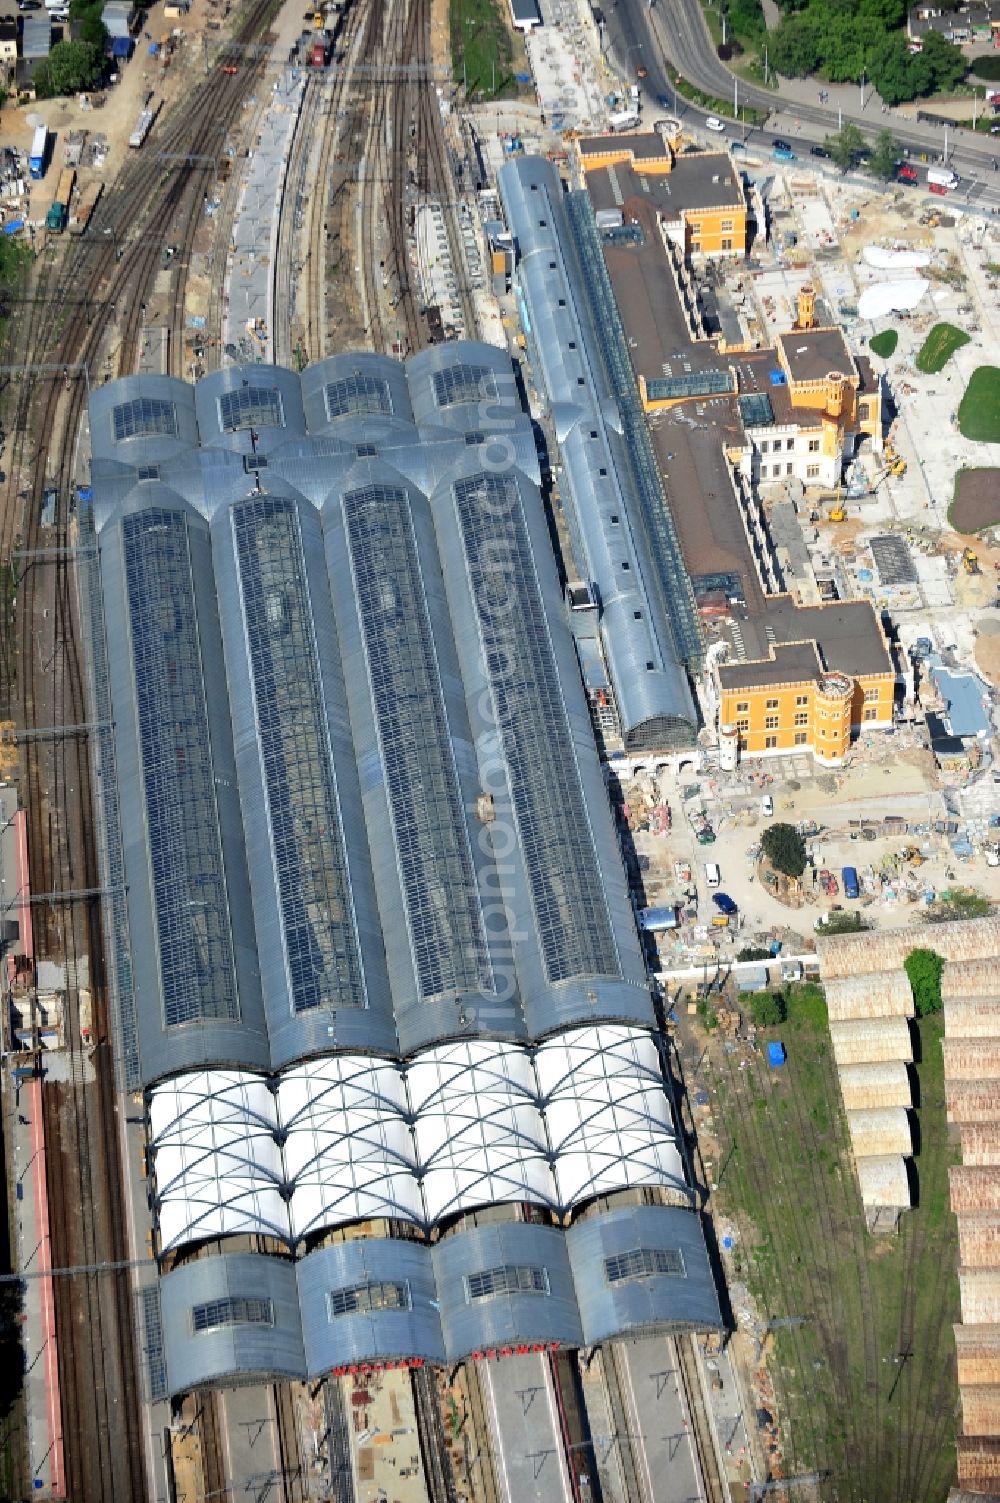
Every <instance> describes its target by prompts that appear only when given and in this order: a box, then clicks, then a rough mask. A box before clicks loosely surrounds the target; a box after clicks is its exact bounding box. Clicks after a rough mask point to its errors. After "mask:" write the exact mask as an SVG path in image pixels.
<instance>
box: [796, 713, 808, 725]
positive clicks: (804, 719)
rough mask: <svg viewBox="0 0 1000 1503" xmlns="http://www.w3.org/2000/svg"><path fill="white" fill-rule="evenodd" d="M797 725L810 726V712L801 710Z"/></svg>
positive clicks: (797, 717) (797, 716) (798, 714)
mask: <svg viewBox="0 0 1000 1503" xmlns="http://www.w3.org/2000/svg"><path fill="white" fill-rule="evenodd" d="M795 724H796V725H808V724H809V712H808V710H799V712H798V713H797V714H796V716H795Z"/></svg>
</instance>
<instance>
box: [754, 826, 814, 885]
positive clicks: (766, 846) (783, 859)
mask: <svg viewBox="0 0 1000 1503" xmlns="http://www.w3.org/2000/svg"><path fill="white" fill-rule="evenodd" d="M760 848H761V850H762V851H763V853H764V855H765V856H766V857H767V859H768V861H770V863H771V865H772V866H773V867H774V869H775V871H776V872H782V873H783V874H784V875H785V876H786V877H801V875H802V873H803V872H804V871H805V869H806V845H805V841H804V840H803V839H802V836H801V835H800V834H799V832H798V830H797V829H796V828H795V826H794V825H783V824H781V823H780V822H779V823H778V824H776V825H768V827H767V829H766V830H765V831H764V833H763V835H762V836H761V837H760Z"/></svg>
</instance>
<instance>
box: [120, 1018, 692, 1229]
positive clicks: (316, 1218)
mask: <svg viewBox="0 0 1000 1503" xmlns="http://www.w3.org/2000/svg"><path fill="white" fill-rule="evenodd" d="M149 1152H150V1162H151V1165H152V1174H153V1188H154V1197H153V1198H154V1209H155V1213H156V1217H157V1224H158V1229H159V1235H160V1244H161V1247H162V1249H163V1250H164V1251H171V1250H179V1249H182V1248H184V1247H187V1246H189V1245H191V1244H192V1243H198V1242H202V1241H207V1240H210V1239H213V1238H217V1237H230V1236H237V1235H261V1236H267V1237H273V1238H276V1239H278V1240H279V1241H281V1242H283V1243H285V1244H287V1245H288V1246H289V1248H294V1247H297V1246H299V1245H300V1244H302V1243H303V1242H304V1241H305V1239H307V1238H311V1237H314V1236H315V1235H316V1234H318V1233H320V1232H323V1231H330V1230H332V1229H335V1228H338V1227H341V1226H346V1225H349V1224H351V1223H354V1222H358V1221H366V1220H372V1219H383V1218H384V1219H390V1220H395V1221H405V1222H410V1223H412V1225H413V1226H414V1227H415V1228H417V1229H419V1230H420V1231H422V1232H429V1231H430V1230H431V1229H432V1228H433V1227H436V1226H440V1225H441V1224H442V1223H445V1222H447V1221H448V1220H449V1219H451V1218H454V1217H455V1216H457V1215H459V1214H461V1213H464V1212H469V1211H473V1210H475V1209H477V1208H480V1207H483V1206H487V1205H496V1204H501V1203H505V1202H507V1203H515V1204H517V1203H521V1202H530V1203H532V1204H535V1205H539V1206H543V1207H545V1208H546V1209H547V1210H549V1211H551V1212H552V1213H554V1214H556V1215H558V1216H564V1215H566V1214H568V1213H569V1212H570V1211H571V1210H573V1209H574V1208H575V1207H579V1206H581V1205H583V1204H585V1203H587V1202H589V1201H592V1200H594V1199H595V1198H596V1197H598V1196H601V1195H607V1194H611V1193H613V1192H615V1191H618V1190H622V1189H625V1188H639V1187H643V1186H652V1187H659V1188H661V1189H669V1190H672V1191H675V1192H677V1193H678V1194H680V1195H681V1196H686V1195H687V1193H688V1192H687V1190H686V1187H685V1179H684V1168H683V1163H682V1159H681V1155H680V1151H679V1147H678V1144H677V1139H676V1132H675V1128H674V1122H673V1113H672V1110H671V1107H670V1103H669V1101H668V1100H667V1097H666V1094H665V1091H664V1084H663V1077H662V1073H661V1068H660V1060H659V1055H658V1053H657V1049H656V1045H655V1043H654V1041H653V1039H652V1037H651V1036H650V1035H649V1034H648V1033H644V1032H641V1031H639V1030H637V1029H633V1028H624V1027H615V1026H611V1025H607V1024H605V1025H600V1026H597V1027H593V1028H582V1029H573V1030H570V1031H568V1032H566V1033H563V1034H560V1035H558V1036H557V1037H555V1038H553V1039H550V1040H548V1041H547V1042H546V1043H543V1044H541V1045H540V1046H538V1048H537V1049H536V1050H534V1051H533V1052H529V1051H528V1050H527V1049H526V1048H525V1047H524V1046H523V1045H515V1044H505V1043H488V1042H485V1041H483V1040H476V1041H469V1042H456V1043H450V1044H441V1045H439V1046H437V1047H436V1048H434V1049H430V1050H425V1051H422V1052H421V1053H420V1054H418V1055H417V1056H416V1057H415V1058H414V1059H413V1060H411V1061H410V1062H409V1063H408V1064H407V1065H405V1066H403V1067H400V1066H398V1065H396V1064H393V1063H391V1062H389V1061H386V1060H376V1059H374V1058H372V1057H371V1056H362V1055H347V1054H339V1055H336V1056H334V1057H331V1058H327V1059H321V1060H310V1061H306V1062H305V1063H303V1064H300V1065H297V1066H294V1067H292V1068H290V1069H289V1070H287V1071H285V1072H283V1073H282V1074H281V1075H280V1076H279V1077H278V1078H277V1080H276V1081H274V1082H271V1083H268V1082H267V1081H266V1080H265V1079H264V1078H263V1077H261V1076H257V1075H251V1074H249V1073H247V1072H246V1071H218V1070H216V1071H201V1072H198V1073H196V1074H192V1075H186V1076H178V1077H176V1078H174V1079H173V1080H170V1081H168V1082H165V1083H164V1084H163V1085H160V1086H157V1087H155V1088H154V1089H153V1091H152V1093H151V1096H150V1101H149Z"/></svg>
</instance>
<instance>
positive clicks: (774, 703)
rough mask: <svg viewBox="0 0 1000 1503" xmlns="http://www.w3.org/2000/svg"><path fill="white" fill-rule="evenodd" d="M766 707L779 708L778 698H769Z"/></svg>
mask: <svg viewBox="0 0 1000 1503" xmlns="http://www.w3.org/2000/svg"><path fill="white" fill-rule="evenodd" d="M764 708H765V710H776V709H777V708H778V701H777V700H776V699H769V700H768V701H767V703H766V704H765V706H764Z"/></svg>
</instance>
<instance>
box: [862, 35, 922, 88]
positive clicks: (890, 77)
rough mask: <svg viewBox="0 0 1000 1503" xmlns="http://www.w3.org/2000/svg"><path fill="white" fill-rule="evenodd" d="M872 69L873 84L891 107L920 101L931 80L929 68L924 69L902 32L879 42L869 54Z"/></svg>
mask: <svg viewBox="0 0 1000 1503" xmlns="http://www.w3.org/2000/svg"><path fill="white" fill-rule="evenodd" d="M868 67H869V75H870V77H871V80H872V83H873V84H874V85H875V87H876V89H877V90H878V92H879V94H880V95H881V96H882V98H883V99H884V100H885V102H886V104H888V105H895V104H902V103H903V101H904V100H909V99H916V97H917V95H918V94H919V93H920V92H921V89H922V87H923V85H924V84H925V82H926V81H927V80H928V79H929V77H930V69H929V67H928V66H927V65H926V64H924V65H923V66H921V64H920V59H919V57H914V55H913V54H912V53H911V52H910V50H909V48H908V47H907V45H906V41H905V39H904V37H903V36H902V35H900V34H899V33H898V32H897V33H894V34H893V35H891V36H883V37H881V38H880V39H879V41H878V43H877V45H876V46H875V47H874V49H873V50H872V52H871V53H870V54H869V59H868Z"/></svg>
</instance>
